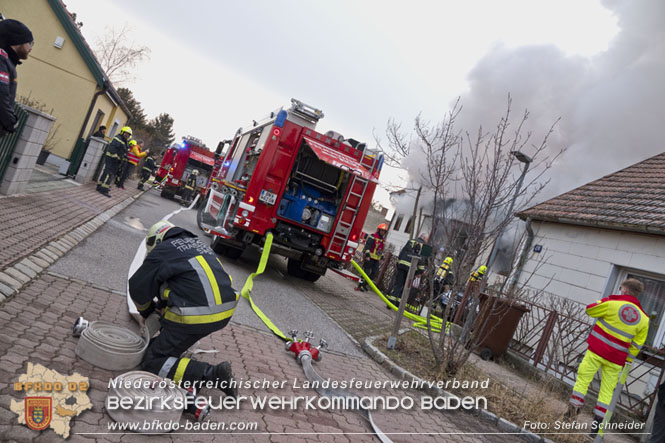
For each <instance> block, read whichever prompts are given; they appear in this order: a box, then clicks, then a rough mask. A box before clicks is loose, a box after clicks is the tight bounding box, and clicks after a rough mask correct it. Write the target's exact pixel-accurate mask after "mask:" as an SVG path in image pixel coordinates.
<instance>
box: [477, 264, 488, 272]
mask: <svg viewBox="0 0 665 443" xmlns="http://www.w3.org/2000/svg"><path fill="white" fill-rule="evenodd" d="M485 272H487V266H485V265H483V266H481V267H479V268H478V274H484V273H485Z"/></svg>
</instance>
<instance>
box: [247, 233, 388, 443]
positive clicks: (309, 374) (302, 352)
mask: <svg viewBox="0 0 665 443" xmlns="http://www.w3.org/2000/svg"><path fill="white" fill-rule="evenodd" d="M272 238H273V236H272V233H268V234H267V235H266V242H265V244H264V246H263V252H262V253H261V259H260V260H259V266H258V267H257V269H256V272H254V273H252V274H250V276H249V277H247V280H246V281H245V285H244V286H243V288H242V290H241V291H240V293H241V295H242V296H243V298H245V299H246V300H247V301H248V302H249V304H250V305H251V306H252V310H254V312H255V313H256V315H258V317H259V318H260V319H261V320H262V321H263V323H264V324H265V325H266V326H267V327H268V328H269V329H270V330H271V331H272V332H273V333H274V334H275V335H276V336H278V337H279V338H281V339H282V340H285V341H287V343H286V346H287V351H291V352H294V353H295V355H296V358H297V359H298V362H300V364H301V365H302V368H303V372H304V373H305V377H306V378H307V380H308V381H310V382H313V381H318V382H319V383H317V385H318V386H320V385H321V382H323V378H321V376H319V374H317V373H316V371H315V370H314V368H313V367H312V359H314V360H316V361H319V360H320V359H321V353H320V350H321V348H323V347H325V346H326V345H327V344H326V343H325V341H323V340H322V341H321V345H320V346H319V347H312V346H311V344H310V343H309V339H310V338H311V337H312V336H311V333H310V335H309V336H307V335H306V338H305V340H304V341H301V342H299V341H297V340H296V337H295V333H296V331H292V337H293V341H289V339H288V338H287V337H286V335H284V333H283V332H282V331H280V330H279V328H278V327H277V326H275V324H274V323H273V322H272V321H270V319H269V318H268V317H267V316H266V315H265V314H264V313H263V311H261V309H259V307H258V306H257V305H256V304H255V303H254V301H253V300H252V295H251V292H252V289H253V287H254V277H256V276H257V275H261V274H263V272H264V271H265V269H266V263H267V262H268V257H269V256H270V248H271V246H272ZM315 391H316V393H317V394H319V395H321V396H323V397H343V398H354V397H357V396H355V395H353V394H350V393H348V392H346V391H342V390H340V389H324V388H320V387H317V388H315ZM356 412H358V413H359V414H360V415H361V416H363V417H365V419H367V421H369V423H370V425H371V426H372V429H373V430H374V433H375V434H376V436H377V437H378V438H379V440H381V442H382V443H392V440H390V439H389V438H388V437H387V436H386V435H385V434H384V433H383V432H382V431H381V429H379V428H378V427H377V426H376V424H375V423H374V421H373V420H372V414H371V413H370V411H369V410H368V409H365V408H359V409H358V410H357V411H356Z"/></svg>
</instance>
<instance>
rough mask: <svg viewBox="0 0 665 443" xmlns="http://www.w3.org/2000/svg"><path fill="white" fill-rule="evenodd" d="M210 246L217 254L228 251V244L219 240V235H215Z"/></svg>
mask: <svg viewBox="0 0 665 443" xmlns="http://www.w3.org/2000/svg"><path fill="white" fill-rule="evenodd" d="M210 247H211V248H212V250H213V251H215V252H216V253H217V254H220V255H224V254H225V253H226V245H225V244H224V243H222V242H221V241H220V240H219V237H217V236H216V235H214V236H213V237H212V241H211V242H210Z"/></svg>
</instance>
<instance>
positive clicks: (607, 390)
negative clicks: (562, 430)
mask: <svg viewBox="0 0 665 443" xmlns="http://www.w3.org/2000/svg"><path fill="white" fill-rule="evenodd" d="M643 290H644V285H643V284H642V282H640V281H639V280H636V279H628V280H626V281H624V282H623V283H622V284H621V295H610V296H609V297H606V298H603V299H602V300H599V301H597V302H595V303H592V304H590V305H588V306H587V307H586V313H587V314H588V315H589V316H591V317H594V318H596V319H597V320H596V324H595V325H594V327H593V329H592V331H591V334H589V338H588V339H587V343H588V346H589V348H588V350H587V351H586V353H585V354H584V359H583V360H582V363H580V366H579V368H578V370H577V381H576V382H575V386H574V387H573V393H572V395H571V397H570V409H569V411H568V414H567V415H568V417H569V418H572V417H574V416H575V415H577V414H578V413H579V410H580V409H581V408H582V406H584V396H585V395H586V392H587V389H588V388H589V383H591V380H593V377H594V375H596V372H598V369H600V371H601V378H600V392H599V393H598V402H597V403H596V407H595V409H594V410H593V415H594V422H593V424H592V425H591V430H592V434H596V433H597V432H598V426H599V425H600V423H602V421H603V418H605V413H606V412H607V408H608V407H609V404H610V402H611V400H612V394H613V392H614V388H615V386H616V384H617V382H618V381H619V375H620V374H621V371H622V369H623V367H624V365H625V364H629V365H630V364H632V362H633V359H634V358H635V357H636V356H637V354H639V352H640V349H641V348H642V345H644V342H645V341H646V339H647V334H648V332H649V316H648V315H647V314H646V313H645V312H644V310H643V309H642V306H641V305H640V302H639V301H638V300H637V296H639V295H640V293H641V292H642V291H643ZM627 375H628V372H627V371H626V373H625V376H627ZM623 381H625V380H622V382H623Z"/></svg>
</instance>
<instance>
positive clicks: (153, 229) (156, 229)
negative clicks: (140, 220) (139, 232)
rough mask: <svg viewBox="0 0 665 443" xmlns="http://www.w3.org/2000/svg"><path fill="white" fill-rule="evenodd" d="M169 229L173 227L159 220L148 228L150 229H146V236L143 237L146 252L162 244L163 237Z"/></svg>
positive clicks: (171, 224)
mask: <svg viewBox="0 0 665 443" xmlns="http://www.w3.org/2000/svg"><path fill="white" fill-rule="evenodd" d="M171 228H175V225H174V224H173V223H171V222H168V221H164V220H160V221H158V222H157V223H155V224H154V225H152V226H150V229H148V235H146V236H145V247H146V249H147V250H148V252H150V251H152V249H153V248H154V247H155V246H157V245H158V244H160V243H161V242H162V240H163V239H164V235H165V234H166V233H167V232H168V231H169V229H171Z"/></svg>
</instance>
